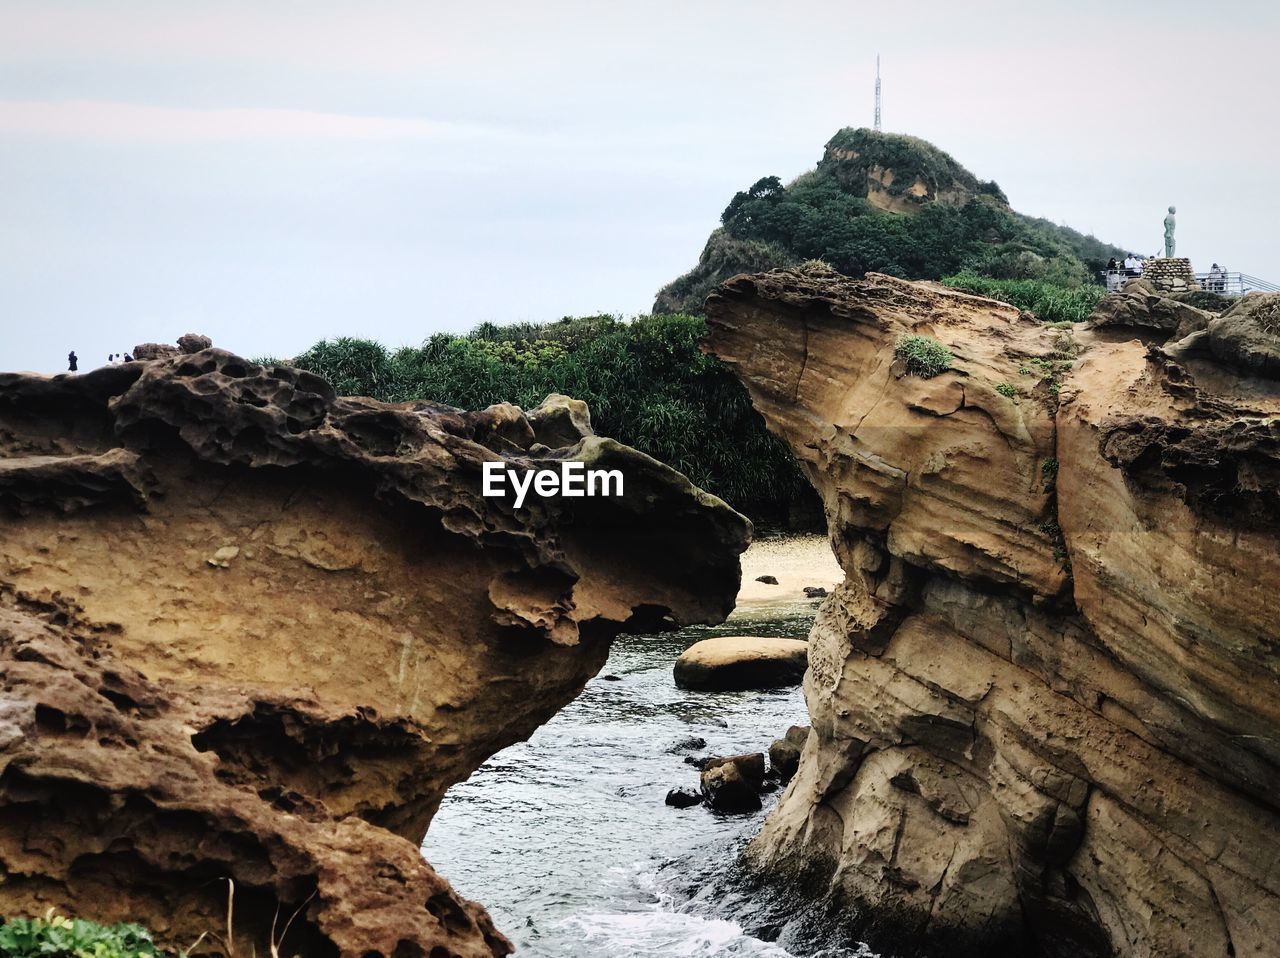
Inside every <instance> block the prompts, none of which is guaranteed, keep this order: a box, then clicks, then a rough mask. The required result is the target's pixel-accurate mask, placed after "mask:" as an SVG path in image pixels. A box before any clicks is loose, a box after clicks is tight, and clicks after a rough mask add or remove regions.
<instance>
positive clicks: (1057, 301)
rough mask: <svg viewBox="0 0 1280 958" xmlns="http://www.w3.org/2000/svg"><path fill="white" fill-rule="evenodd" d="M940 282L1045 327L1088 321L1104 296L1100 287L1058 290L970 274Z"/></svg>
mask: <svg viewBox="0 0 1280 958" xmlns="http://www.w3.org/2000/svg"><path fill="white" fill-rule="evenodd" d="M942 282H943V283H945V284H946V285H947V286H950V287H952V288H953V289H958V290H961V291H963V292H966V293H974V294H975V295H978V296H986V297H987V298H988V299H998V300H1000V302H1002V303H1009V304H1010V305H1012V306H1017V307H1018V309H1021V310H1023V311H1024V312H1028V313H1033V314H1034V315H1035V317H1036V319H1038V320H1040V321H1041V322H1045V323H1079V322H1083V321H1084V320H1086V319H1088V318H1089V314H1090V313H1092V312H1093V308H1094V307H1095V306H1097V305H1098V300H1100V299H1102V297H1103V296H1105V295H1106V290H1104V289H1103V288H1102V287H1101V286H1074V287H1068V286H1060V285H1058V284H1057V283H1050V282H1046V281H1045V280H1039V279H992V278H990V277H988V276H979V275H977V274H976V273H973V272H963V273H957V274H956V275H954V276H945V277H943V279H942Z"/></svg>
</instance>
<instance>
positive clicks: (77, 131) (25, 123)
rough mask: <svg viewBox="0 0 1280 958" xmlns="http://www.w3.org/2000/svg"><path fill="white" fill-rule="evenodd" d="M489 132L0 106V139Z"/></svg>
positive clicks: (426, 125) (301, 118) (89, 104)
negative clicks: (14, 137) (24, 137)
mask: <svg viewBox="0 0 1280 958" xmlns="http://www.w3.org/2000/svg"><path fill="white" fill-rule="evenodd" d="M511 135H512V134H511V133H509V132H507V131H503V130H501V129H499V128H496V127H488V126H481V125H470V124H461V123H451V122H446V121H440V120H428V119H422V118H418V117H383V116H359V115H355V114H347V113H325V112H320V111H313V110H295V109H286V108H273V107H245V108H239V107H237V108H213V109H197V108H191V107H170V106H152V105H148V104H143V103H125V102H119V101H114V100H57V101H51V100H0V136H28V137H50V138H76V139H96V140H120V141H134V140H142V141H152V142H157V141H158V142H191V141H212V140H250V139H306V138H313V139H390V138H408V139H431V140H474V139H492V138H507V137H510V136H511Z"/></svg>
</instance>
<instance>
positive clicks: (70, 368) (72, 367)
mask: <svg viewBox="0 0 1280 958" xmlns="http://www.w3.org/2000/svg"><path fill="white" fill-rule="evenodd" d="M79 365H80V360H79V358H78V357H77V356H76V351H75V350H74V349H73V350H71V352H69V353H67V372H69V373H74V372H76V371H77V370H78V369H79Z"/></svg>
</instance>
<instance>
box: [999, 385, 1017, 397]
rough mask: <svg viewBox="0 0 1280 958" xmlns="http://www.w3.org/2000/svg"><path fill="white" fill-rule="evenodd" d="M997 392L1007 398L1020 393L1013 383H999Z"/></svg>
mask: <svg viewBox="0 0 1280 958" xmlns="http://www.w3.org/2000/svg"><path fill="white" fill-rule="evenodd" d="M996 392H998V393H999V394H1000V395H1001V396H1004V397H1005V398H1006V399H1012V398H1013V397H1014V396H1016V395H1018V390H1017V388H1016V387H1015V386H1014V385H1013V384H1012V383H997V384H996Z"/></svg>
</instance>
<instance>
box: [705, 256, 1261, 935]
mask: <svg viewBox="0 0 1280 958" xmlns="http://www.w3.org/2000/svg"><path fill="white" fill-rule="evenodd" d="M707 315H708V322H709V326H710V336H709V340H708V347H709V349H710V350H711V351H713V352H714V353H715V354H716V355H718V356H720V357H721V358H722V359H724V360H725V361H726V362H728V363H729V364H730V365H731V366H733V367H734V369H735V371H736V372H737V373H738V375H739V376H740V378H741V379H742V380H743V382H744V383H745V384H746V385H747V388H748V390H749V392H750V394H751V397H752V401H753V403H754V404H755V406H756V408H757V409H759V410H760V411H761V412H762V413H763V415H764V416H765V419H766V421H767V422H768V424H769V426H770V428H771V429H773V430H774V431H775V432H777V433H778V434H779V435H780V436H782V438H783V439H785V440H786V441H787V442H788V443H789V444H790V446H791V447H792V449H793V450H794V451H795V452H796V454H797V456H799V457H800V458H801V460H802V463H803V465H804V467H805V470H806V472H807V474H808V475H809V476H810V478H811V479H812V481H813V482H814V484H815V486H816V487H817V488H818V490H819V492H820V493H821V495H822V498H823V501H824V503H825V507H826V512H827V516H828V520H829V526H830V529H829V531H830V537H831V543H832V547H833V549H834V551H835V554H836V556H837V558H838V559H839V560H840V563H841V565H842V567H843V569H844V571H845V574H846V577H845V581H844V583H843V584H842V585H840V586H839V587H838V588H837V590H836V591H835V593H834V594H833V595H832V596H830V597H829V598H827V599H826V600H825V601H824V603H823V605H822V607H821V608H820V610H819V614H818V619H817V621H816V622H815V625H814V628H813V631H812V633H811V636H810V648H809V670H808V673H807V674H806V677H805V695H806V701H807V703H808V706H809V710H810V715H811V717H812V732H811V734H810V735H809V736H808V737H807V739H806V740H805V743H804V746H803V749H802V751H801V757H800V762H799V767H798V770H797V773H796V776H795V778H794V779H793V780H792V782H791V784H790V786H789V787H788V789H787V790H786V792H785V793H784V795H783V796H782V798H781V800H780V803H779V805H778V807H777V809H776V810H775V812H774V813H773V814H772V815H771V816H770V818H769V820H768V822H767V824H766V826H765V828H764V830H763V831H762V833H761V834H760V836H759V837H758V838H757V839H756V840H755V842H754V843H753V845H752V846H751V849H750V856H751V858H752V860H753V861H754V862H756V863H757V864H758V865H759V866H760V867H762V868H764V869H766V870H769V871H772V872H773V873H775V874H778V875H780V876H787V875H796V876H803V877H804V878H805V879H806V882H807V884H806V885H805V886H804V887H807V888H814V887H823V886H822V884H821V880H822V879H824V878H826V879H829V886H828V887H829V892H828V893H829V894H830V895H831V897H832V898H833V900H834V901H835V902H837V903H844V904H847V905H848V906H849V909H850V910H849V915H850V916H851V919H852V920H854V921H855V923H860V924H861V925H862V926H863V927H862V931H863V933H865V934H866V935H868V936H870V937H871V938H872V939H873V944H876V945H878V946H879V947H880V948H883V949H884V950H885V951H888V952H890V953H894V952H896V951H898V950H902V951H906V950H908V949H909V948H914V947H917V946H921V945H922V943H923V946H924V947H932V948H934V949H937V950H940V951H945V952H946V953H947V954H951V955H964V954H976V955H994V954H1017V955H1055V956H1056V955H1062V954H1072V955H1089V956H1092V955H1112V954H1116V955H1124V956H1126V958H1128V956H1152V958H1155V956H1167V955H1180V956H1181V955H1187V956H1215V958H1216V956H1221V955H1224V954H1234V955H1236V956H1244V955H1249V956H1254V958H1260V956H1262V955H1267V954H1270V953H1271V951H1272V950H1273V949H1274V942H1275V941H1276V940H1280V873H1278V872H1277V870H1276V868H1275V864H1274V863H1275V862H1276V861H1280V656H1277V646H1276V636H1277V635H1280V605H1278V604H1277V603H1276V599H1275V597H1276V595H1277V594H1280V418H1277V417H1280V388H1277V386H1276V385H1275V384H1273V383H1270V382H1269V381H1267V380H1265V379H1261V378H1256V377H1253V378H1251V377H1246V376H1241V375H1240V373H1239V370H1238V369H1237V368H1235V367H1233V366H1231V365H1230V364H1227V363H1223V362H1221V361H1219V360H1217V359H1215V358H1214V355H1213V354H1212V352H1211V351H1210V350H1209V349H1208V348H1207V346H1206V345H1204V344H1203V343H1201V344H1199V345H1193V344H1192V342H1191V341H1192V340H1193V339H1195V338H1196V337H1201V339H1202V340H1203V339H1204V338H1206V337H1208V336H1209V335H1210V334H1209V333H1207V332H1203V331H1202V332H1199V333H1196V334H1194V335H1193V336H1192V337H1188V339H1187V340H1186V341H1185V342H1183V343H1179V344H1178V345H1177V346H1176V347H1174V346H1170V347H1168V348H1164V349H1162V348H1160V347H1148V346H1146V345H1144V344H1143V343H1142V342H1140V341H1139V340H1138V339H1137V338H1132V339H1130V338H1127V337H1117V336H1116V335H1115V333H1114V331H1113V330H1112V329H1098V330H1096V331H1094V330H1090V329H1078V330H1075V331H1068V332H1066V333H1064V332H1061V331H1056V330H1052V329H1047V328H1045V327H1043V326H1041V325H1039V324H1037V323H1035V322H1034V321H1030V320H1029V319H1027V318H1024V317H1021V316H1019V315H1018V313H1017V311H1016V310H1014V309H1012V308H1010V307H1008V306H1005V305H1003V304H1000V303H996V302H993V301H989V300H983V299H980V298H977V297H972V296H967V295H962V294H957V293H954V292H951V291H948V290H945V289H943V288H941V287H936V286H932V285H930V284H922V283H907V282H903V281H899V280H895V279H891V278H889V277H884V276H877V275H874V274H871V275H868V276H867V277H866V278H865V279H864V280H851V279H833V278H831V277H806V276H804V275H802V274H799V273H796V272H790V271H777V272H773V273H768V274H760V275H755V276H742V277H737V278H735V279H734V280H732V281H730V282H728V283H726V284H725V285H723V286H722V287H721V288H720V290H719V291H717V293H715V294H714V295H713V296H712V297H711V299H710V300H709V301H708V303H707ZM909 334H910V335H924V336H930V337H933V338H935V339H937V340H939V341H941V342H942V343H944V344H945V345H946V346H947V347H948V349H949V350H950V351H951V353H952V355H953V357H954V360H953V362H952V364H951V368H950V369H949V370H947V371H945V372H944V373H942V374H940V375H938V376H935V377H933V378H931V379H921V378H919V377H915V376H908V375H906V371H905V369H904V368H903V366H902V363H901V362H900V361H898V360H896V359H895V357H894V347H895V344H896V343H897V341H898V340H899V339H900V338H901V337H902V336H904V335H909ZM1032 359H1040V360H1043V361H1044V363H1045V364H1047V366H1048V368H1049V369H1050V370H1052V371H1053V372H1052V378H1053V379H1056V380H1057V382H1056V383H1055V382H1051V381H1049V378H1050V377H1048V376H1044V375H1042V374H1041V373H1040V372H1039V370H1041V369H1043V368H1044V366H1042V365H1036V366H1035V369H1036V370H1037V375H1036V376H1035V377H1034V381H1030V382H1029V381H1028V378H1029V377H1025V376H1022V374H1021V372H1020V370H1021V369H1024V368H1029V363H1030V360H1032ZM1000 383H1007V384H1011V385H1013V386H1014V387H1015V388H1014V390H1013V392H1014V395H1013V396H1011V397H1010V396H1005V395H1001V393H1000V392H997V391H996V390H995V389H994V384H1000ZM1054 385H1056V386H1057V387H1058V388H1057V389H1052V388H1050V386H1054ZM815 881H817V882H818V884H816V885H815V884H814V882H815ZM895 946H901V947H900V948H899V947H895Z"/></svg>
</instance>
